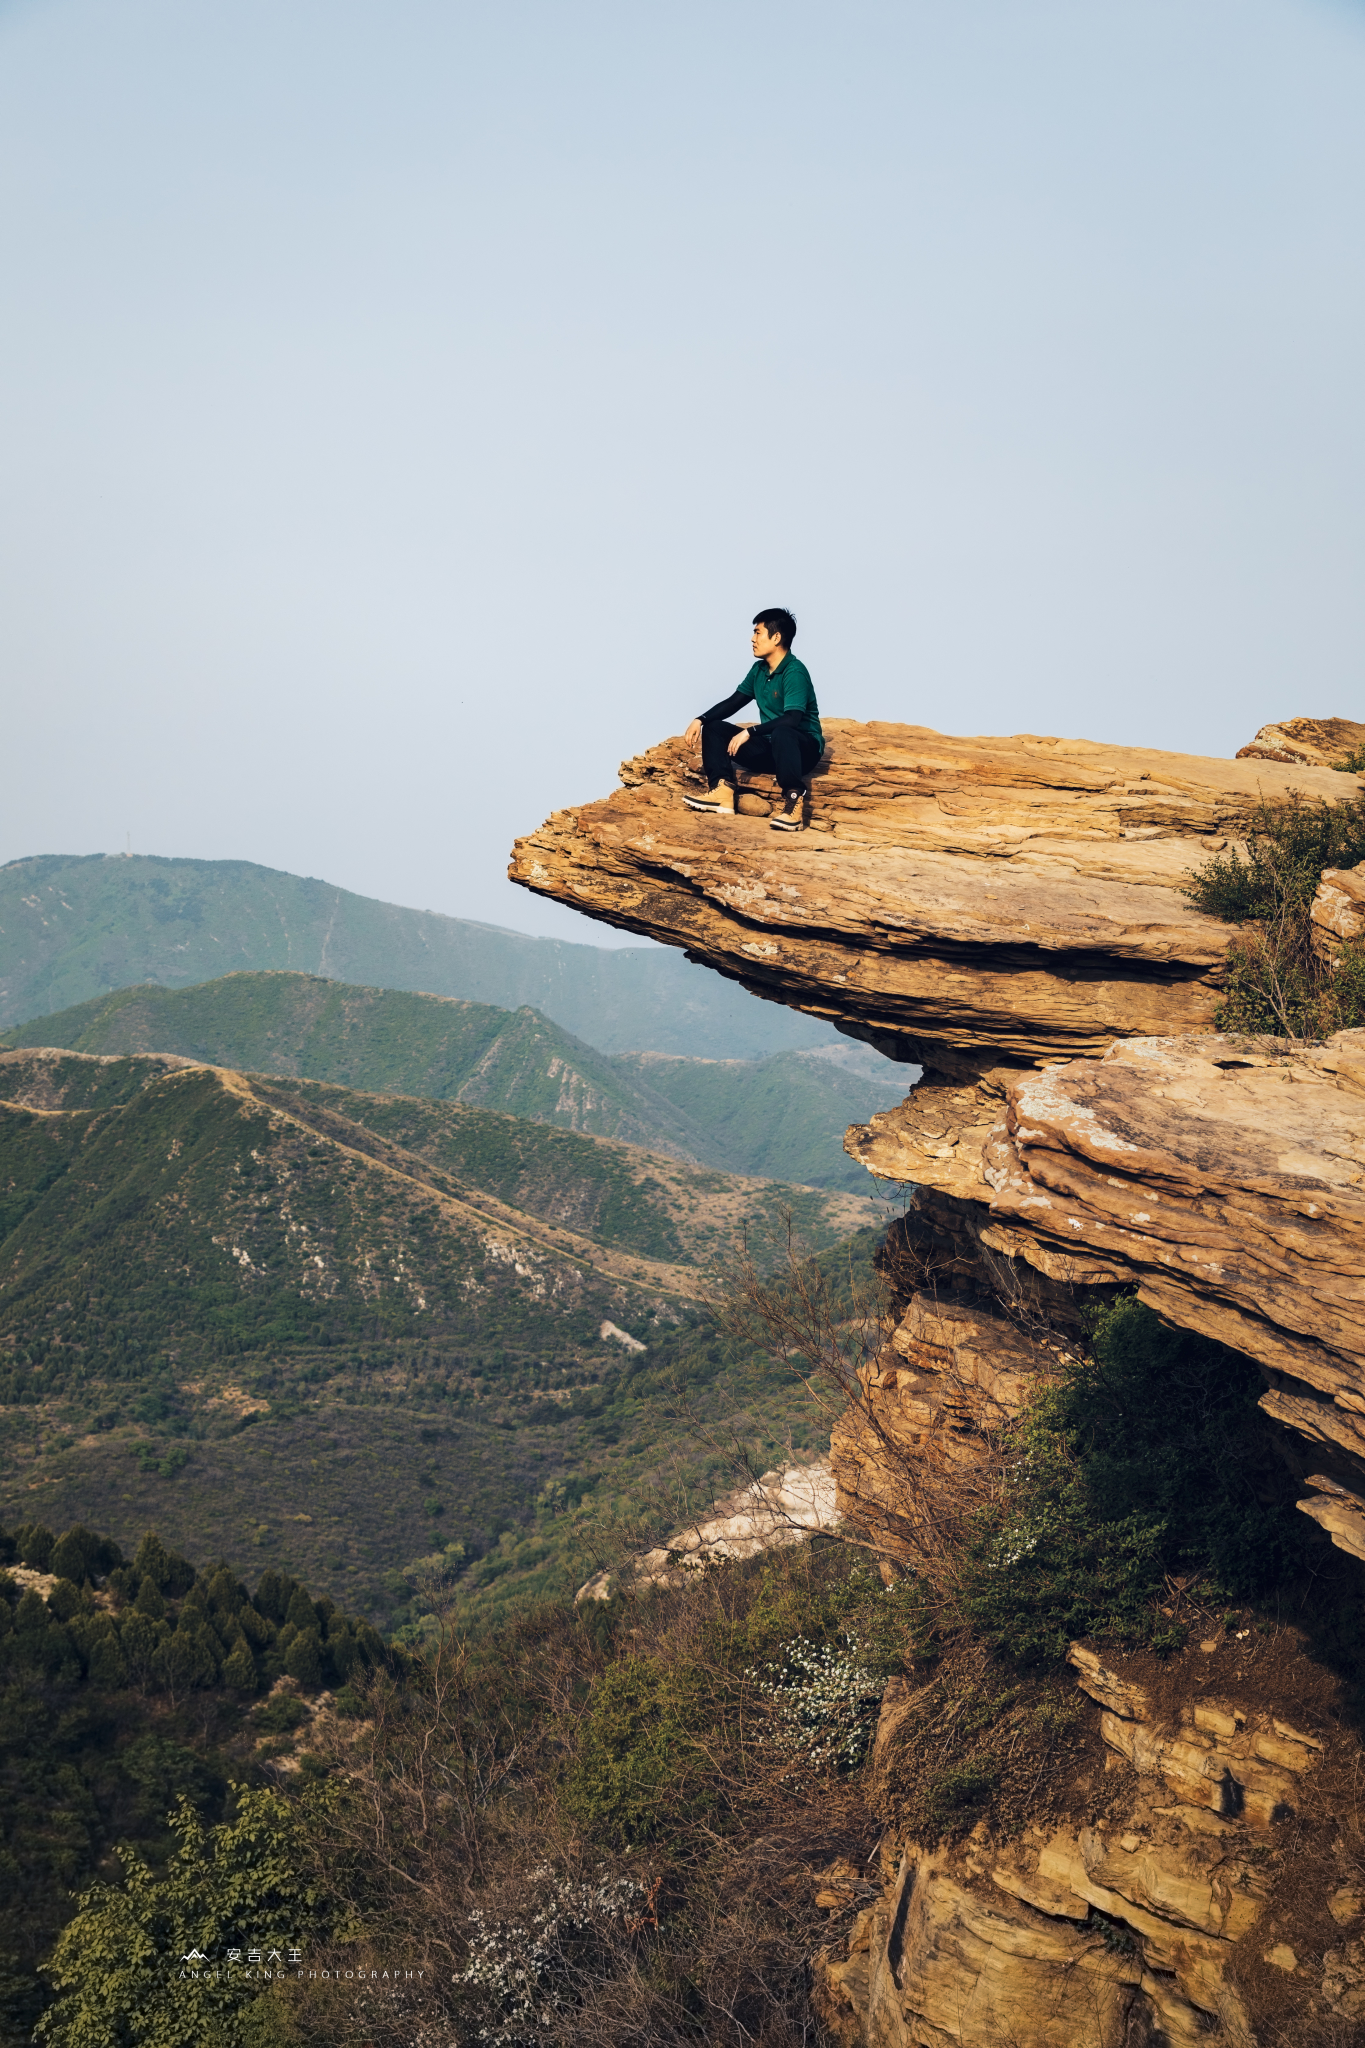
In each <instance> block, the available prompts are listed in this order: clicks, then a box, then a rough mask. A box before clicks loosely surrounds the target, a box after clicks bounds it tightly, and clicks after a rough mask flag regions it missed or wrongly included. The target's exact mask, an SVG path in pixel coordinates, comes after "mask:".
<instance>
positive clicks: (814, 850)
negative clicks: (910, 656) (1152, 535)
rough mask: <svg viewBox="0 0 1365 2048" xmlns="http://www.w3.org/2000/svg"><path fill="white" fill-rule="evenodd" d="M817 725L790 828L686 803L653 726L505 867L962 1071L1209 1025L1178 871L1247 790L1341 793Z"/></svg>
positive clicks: (1336, 780) (1083, 754) (860, 1032)
mask: <svg viewBox="0 0 1365 2048" xmlns="http://www.w3.org/2000/svg"><path fill="white" fill-rule="evenodd" d="M826 730H827V732H828V734H829V736H830V738H829V748H828V752H827V757H826V759H825V761H824V762H823V763H822V765H821V766H820V768H819V769H817V771H816V773H815V774H814V776H813V777H812V797H811V805H810V829H809V831H807V832H805V833H803V834H801V835H800V836H799V837H796V838H791V837H787V836H785V835H784V836H782V837H779V836H777V835H776V834H774V833H773V832H772V831H771V829H770V828H769V826H768V824H767V822H766V820H764V819H762V818H747V817H734V818H716V817H711V816H707V815H704V814H699V813H696V812H693V811H689V810H687V809H686V808H685V807H684V805H683V803H682V795H683V792H684V790H686V789H688V788H694V787H696V786H697V785H698V781H699V777H698V771H697V768H696V764H695V761H694V759H693V757H692V756H691V755H690V754H688V753H687V752H686V750H685V749H684V748H683V746H682V743H681V741H678V740H670V741H666V742H665V743H664V744H663V745H661V746H657V747H654V748H651V750H650V751H649V752H648V753H647V754H644V755H641V756H640V757H639V758H638V759H636V760H633V761H627V762H625V763H624V764H623V766H622V770H621V776H622V783H623V787H622V788H621V789H619V790H618V791H617V792H616V793H615V794H614V795H612V796H609V797H605V798H603V799H602V800H601V801H599V802H596V803H591V804H583V805H581V806H578V807H575V808H574V809H572V810H566V811H559V812H556V813H555V815H554V816H553V817H552V818H550V819H549V820H547V822H546V823H545V824H544V825H542V826H541V828H540V830H539V831H538V832H533V833H531V834H529V835H528V837H526V838H525V839H521V840H518V842H517V844H516V847H515V848H514V850H513V856H512V864H511V868H510V870H509V872H510V874H511V877H512V880H513V881H516V882H520V883H522V884H523V885H524V886H525V887H526V888H529V889H532V890H535V891H537V892H538V893H540V894H542V895H546V896H552V897H554V898H556V899H557V900H558V901H560V902H563V903H568V904H571V905H572V906H573V907H574V908H575V909H577V910H582V911H584V912H586V914H587V915H588V916H590V917H595V918H600V919H601V920H603V921H604V922H606V923H608V924H614V925H617V926H620V927H622V928H624V929H626V930H628V931H634V932H641V933H645V934H647V935H648V936H649V937H651V938H654V939H660V940H662V941H663V942H664V943H665V944H667V945H675V946H683V947H685V948H686V949H687V951H688V954H689V956H690V957H691V958H693V959H695V960H698V961H701V962H702V963H703V964H705V965H706V966H708V967H713V968H715V969H716V970H717V971H718V972H719V973H722V974H725V975H727V976H729V977H730V978H731V979H732V980H736V981H739V982H742V983H743V985H744V986H745V987H746V988H748V989H750V990H751V991H752V992H753V993H754V994H756V995H760V996H765V997H767V998H769V999H770V1000H772V1001H775V1002H781V1003H787V1004H790V1005H791V1006H792V1007H794V1008H796V1009H801V1010H805V1011H807V1012H809V1013H810V1014H811V1015H813V1016H819V1017H825V1018H828V1019H829V1020H830V1021H831V1022H833V1023H835V1024H837V1025H838V1026H839V1027H840V1028H841V1029H843V1030H846V1031H849V1032H850V1033H851V1034H852V1035H853V1036H854V1037H860V1038H864V1039H866V1040H868V1041H869V1042H870V1043H872V1044H875V1045H877V1046H878V1047H880V1049H881V1050H882V1051H884V1052H886V1053H888V1054H890V1055H891V1056H892V1057H893V1058H898V1059H904V1060H908V1061H913V1062H917V1063H919V1064H921V1065H924V1066H927V1067H931V1068H934V1069H937V1070H938V1071H940V1072H943V1073H949V1074H953V1075H955V1076H961V1077H963V1078H965V1079H968V1080H972V1079H974V1078H975V1076H976V1075H977V1074H978V1073H979V1072H981V1071H982V1070H983V1069H985V1068H989V1067H993V1066H998V1065H1002V1064H1014V1065H1022V1064H1031V1063H1033V1062H1035V1061H1045V1060H1054V1059H1065V1058H1070V1057H1073V1056H1075V1055H1076V1054H1090V1055H1093V1054H1098V1053H1100V1052H1102V1051H1104V1049H1105V1048H1106V1047H1107V1046H1108V1045H1109V1044H1111V1043H1112V1041H1113V1040H1114V1039H1115V1038H1126V1037H1135V1036H1138V1037H1141V1036H1148V1035H1151V1034H1152V1033H1154V1032H1183V1031H1192V1030H1204V1029H1207V1028H1208V1027H1209V1026H1210V1025H1211V1023H1212V1020H1213V1012H1214V1009H1215V1007H1216V1004H1217V1000H1218V989H1219V982H1220V975H1221V971H1222V963H1223V955H1224V949H1225V946H1226V943H1227V940H1228V937H1229V933H1228V931H1227V929H1226V928H1225V927H1224V926H1222V925H1220V924H1218V923H1217V922H1216V921H1215V920H1214V919H1212V918H1208V917H1204V916H1201V915H1200V914H1199V913H1198V912H1197V911H1195V910H1193V909H1192V908H1191V907H1190V905H1189V904H1188V903H1187V902H1186V900H1185V898H1184V897H1183V896H1182V895H1181V893H1180V889H1181V885H1182V882H1183V880H1184V877H1185V874H1186V871H1187V870H1188V869H1189V868H1191V867H1192V866H1195V865H1197V864H1198V863H1199V862H1200V861H1202V860H1203V859H1205V858H1206V857H1207V855H1208V854H1209V853H1210V852H1211V851H1214V850H1218V849H1220V848H1221V847H1223V846H1224V845H1225V844H1226V843H1227V842H1228V841H1229V839H1235V838H1236V837H1237V835H1238V833H1239V832H1240V831H1241V830H1242V829H1243V827H1244V825H1245V823H1246V822H1247V820H1248V819H1249V817H1250V815H1251V813H1252V812H1253V811H1254V809H1255V807H1256V805H1257V804H1258V802H1260V800H1261V799H1262V798H1263V797H1267V796H1268V797H1274V798H1278V797H1283V796H1284V795H1285V794H1286V793H1287V792H1288V791H1289V790H1290V789H1291V788H1300V789H1302V790H1303V791H1304V792H1305V793H1306V794H1308V795H1310V796H1315V797H1322V798H1325V799H1327V800H1329V801H1334V800H1339V799H1340V798H1341V797H1343V796H1348V795H1353V794H1354V793H1355V792H1356V790H1357V789H1358V787H1359V784H1358V782H1357V781H1356V779H1355V778H1354V777H1347V776H1342V775H1338V774H1337V773H1335V772H1334V771H1332V770H1330V769H1326V768H1301V767H1289V766H1285V765H1283V764H1280V763H1275V762H1266V761H1254V760H1248V761H1216V760H1207V759H1204V758H1201V757H1199V756H1196V755H1189V754H1167V753H1158V752H1154V751H1149V750H1144V749H1139V748H1126V747H1105V746H1099V745H1096V744H1093V743H1091V742H1089V741H1085V740H1061V739H1044V738H1037V737H1035V736H1033V735H1030V734H1023V735H1019V736H1016V737H1014V738H1011V739H956V738H951V737H949V736H947V735H945V734H942V733H936V732H931V731H929V730H928V729H927V728H925V727H921V726H899V725H885V724H868V725H858V724H855V723H853V722H852V721H850V720H840V719H831V720H829V721H828V722H827V725H826Z"/></svg>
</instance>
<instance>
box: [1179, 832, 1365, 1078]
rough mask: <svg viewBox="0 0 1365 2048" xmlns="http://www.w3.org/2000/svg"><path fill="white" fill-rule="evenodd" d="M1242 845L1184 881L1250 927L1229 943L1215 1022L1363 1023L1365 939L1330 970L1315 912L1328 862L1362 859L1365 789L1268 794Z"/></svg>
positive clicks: (1201, 905)
mask: <svg viewBox="0 0 1365 2048" xmlns="http://www.w3.org/2000/svg"><path fill="white" fill-rule="evenodd" d="M1245 845H1246V851H1245V855H1243V854H1241V853H1239V852H1238V850H1237V848H1236V847H1235V846H1234V847H1230V848H1229V849H1228V850H1227V852H1225V853H1220V854H1214V855H1212V856H1211V857H1210V858H1209V859H1208V860H1206V861H1205V862H1204V864H1203V866H1202V867H1200V868H1197V869H1193V870H1191V871H1190V873H1189V877H1188V884H1187V887H1186V888H1185V890H1184V894H1185V895H1186V896H1187V897H1188V898H1189V900H1190V901H1191V902H1192V903H1193V904H1195V906H1196V907H1197V908H1198V909H1200V910H1203V911H1206V912H1207V913H1208V915H1209V916H1210V917H1218V918H1221V919H1222V920H1223V921H1224V923H1226V924H1236V925H1242V926H1245V927H1246V928H1247V929H1246V932H1245V936H1244V937H1242V938H1240V939H1238V940H1236V941H1235V942H1234V943H1233V944H1232V945H1231V946H1229V948H1228V953H1227V972H1226V980H1225V983H1224V994H1223V1001H1222V1004H1221V1006H1220V1007H1219V1009H1218V1011H1217V1013H1216V1016H1215V1019H1214V1021H1215V1023H1216V1024H1217V1026H1218V1029H1219V1030H1220V1031H1245V1032H1254V1033H1267V1034H1269V1035H1270V1036H1272V1037H1284V1038H1324V1037H1327V1036H1328V1035H1329V1034H1330V1033H1331V1032H1333V1031H1342V1030H1346V1029H1349V1028H1350V1027H1351V1026H1353V1025H1357V1024H1362V1023H1365V943H1361V942H1358V941H1357V942H1350V943H1348V944H1347V945H1346V946H1345V947H1344V948H1343V949H1342V954H1341V958H1340V961H1339V963H1338V965H1337V967H1336V968H1335V970H1334V969H1333V968H1332V967H1331V966H1330V965H1329V964H1328V963H1327V962H1326V961H1325V960H1323V959H1321V958H1320V957H1319V956H1318V954H1317V953H1315V951H1314V949H1313V927H1312V920H1311V917H1310V914H1309V913H1310V910H1311V908H1312V902H1313V897H1314V894H1315V892H1316V890H1317V886H1318V883H1319V882H1320V881H1321V880H1322V877H1323V872H1324V870H1325V869H1327V868H1353V867H1356V866H1357V865H1358V864H1359V863H1360V862H1361V861H1362V860H1365V798H1355V799H1352V800H1351V801H1350V802H1347V803H1343V804H1327V803H1311V802H1309V801H1307V800H1306V799H1305V798H1303V797H1301V796H1299V795H1297V794H1294V795H1291V796H1290V797H1289V799H1288V800H1287V801H1286V802H1284V803H1280V804H1272V803H1263V804H1261V805H1260V806H1259V807H1258V809H1257V810H1256V811H1255V812H1254V813H1253V816H1252V822H1251V825H1250V827H1249V828H1248V831H1247V834H1246V842H1245Z"/></svg>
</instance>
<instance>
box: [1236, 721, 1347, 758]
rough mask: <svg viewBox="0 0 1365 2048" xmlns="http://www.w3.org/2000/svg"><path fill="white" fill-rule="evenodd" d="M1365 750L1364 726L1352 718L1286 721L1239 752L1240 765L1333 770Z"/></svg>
mask: <svg viewBox="0 0 1365 2048" xmlns="http://www.w3.org/2000/svg"><path fill="white" fill-rule="evenodd" d="M1361 747H1365V725H1357V724H1356V722H1355V720H1354V719H1353V718H1285V719H1282V720H1281V721H1280V723H1279V724H1278V725H1263V726H1262V727H1261V729H1260V731H1259V732H1258V733H1257V735H1256V737H1255V739H1254V740H1251V741H1250V742H1249V743H1248V744H1247V745H1246V746H1245V747H1239V748H1238V749H1237V759H1238V760H1239V761H1282V762H1285V763H1286V764H1287V765H1289V766H1291V767H1300V768H1334V767H1335V766H1336V764H1337V762H1338V761H1341V760H1344V759H1345V758H1346V756H1347V755H1348V754H1354V753H1356V752H1357V751H1358V749H1359V748H1361Z"/></svg>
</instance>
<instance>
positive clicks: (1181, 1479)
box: [964, 1296, 1303, 1665]
mask: <svg viewBox="0 0 1365 2048" xmlns="http://www.w3.org/2000/svg"><path fill="white" fill-rule="evenodd" d="M1262 1384H1263V1383H1262V1380H1261V1376H1260V1373H1259V1371H1258V1370H1257V1368H1256V1367H1255V1366H1254V1365H1253V1364H1252V1363H1251V1361H1250V1360H1249V1359H1246V1358H1244V1357H1242V1356H1241V1355H1240V1354H1239V1353H1237V1352H1234V1351H1229V1350H1227V1349H1225V1348H1224V1346H1222V1345H1221V1344H1215V1343H1212V1342H1211V1341H1210V1340H1209V1339H1207V1338H1204V1337H1198V1336H1194V1335H1192V1334H1191V1333H1189V1332H1187V1331H1181V1330H1172V1329H1169V1328H1168V1327H1167V1326H1166V1325H1165V1324H1164V1323H1162V1322H1161V1321H1160V1320H1159V1318H1158V1317H1157V1316H1155V1315H1154V1314H1153V1313H1152V1311H1151V1310H1150V1309H1148V1308H1145V1307H1144V1306H1143V1305H1142V1304H1141V1303H1140V1302H1138V1301H1137V1300H1135V1299H1134V1298H1132V1297H1131V1296H1129V1297H1124V1298H1122V1299H1120V1300H1118V1301H1117V1302H1115V1303H1114V1304H1113V1305H1112V1306H1111V1307H1110V1308H1109V1309H1107V1310H1106V1311H1105V1312H1104V1313H1103V1314H1102V1315H1101V1316H1100V1317H1099V1318H1098V1320H1097V1322H1096V1325H1095V1328H1094V1331H1093V1336H1092V1343H1091V1348H1090V1354H1089V1356H1088V1357H1085V1358H1082V1359H1079V1360H1076V1361H1074V1362H1073V1363H1071V1364H1070V1365H1068V1366H1067V1367H1066V1368H1065V1369H1064V1371H1063V1374H1062V1377H1061V1379H1060V1380H1059V1381H1058V1382H1057V1383H1056V1384H1055V1385H1053V1386H1050V1387H1047V1388H1045V1389H1044V1390H1043V1391H1042V1392H1040V1393H1039V1394H1038V1395H1037V1397H1036V1398H1035V1399H1034V1401H1033V1403H1032V1405H1031V1406H1030V1408H1029V1409H1028V1411H1027V1412H1026V1414H1025V1416H1024V1417H1023V1418H1022V1419H1021V1421H1020V1422H1019V1424H1018V1425H1017V1428H1016V1432H1015V1446H1014V1451H1015V1454H1014V1458H1013V1463H1012V1468H1011V1473H1010V1480H1009V1485H1008V1489H1007V1492H1006V1496H1005V1499H1004V1500H1003V1501H1002V1503H1001V1504H1000V1505H999V1506H998V1507H996V1508H995V1509H993V1510H992V1511H991V1512H990V1514H989V1515H988V1516H987V1517H986V1518H984V1519H983V1521H982V1522H981V1524H980V1525H979V1526H978V1528H977V1530H976V1532H975V1534H974V1537H973V1540H972V1542H971V1544H970V1545H969V1548H968V1553H967V1557H966V1559H965V1561H964V1562H965V1577H964V1611H965V1614H966V1618H967V1619H968V1620H969V1621H970V1622H971V1623H972V1625H973V1626H974V1627H976V1628H978V1629H979V1630H981V1631H982V1633H983V1634H984V1635H985V1636H986V1637H987V1639H988V1640H989V1641H991V1642H992V1643H993V1644H995V1645H996V1646H997V1647H998V1648H1000V1649H1003V1650H1005V1651H1006V1652H1007V1653H1008V1654H1009V1655H1010V1656H1012V1657H1013V1658H1015V1659H1016V1660H1017V1661H1018V1662H1019V1663H1021V1664H1025V1665H1028V1664H1045V1663H1049V1662H1053V1661H1056V1660H1058V1659H1060V1658H1062V1657H1064V1656H1065V1654H1066V1647H1067V1644H1068V1643H1069V1642H1070V1641H1072V1640H1073V1639H1074V1638H1075V1637H1078V1636H1090V1635H1093V1636H1110V1637H1115V1638H1117V1639H1119V1640H1120V1641H1123V1642H1127V1643H1147V1644H1150V1645H1152V1646H1153V1647H1156V1648H1162V1647H1167V1646H1173V1644H1174V1642H1175V1641H1176V1640H1177V1639H1178V1638H1177V1636H1176V1633H1175V1632H1174V1631H1173V1630H1172V1629H1171V1627H1170V1626H1169V1625H1168V1624H1167V1623H1166V1622H1165V1621H1164V1619H1163V1617H1162V1616H1161V1614H1160V1612H1159V1609H1158V1605H1157V1595H1158V1593H1159V1592H1160V1590H1161V1588H1162V1585H1163V1582H1164V1578H1165V1575H1166V1574H1168V1573H1171V1574H1176V1573H1180V1574H1191V1573H1201V1574H1203V1575H1204V1577H1205V1578H1206V1580H1207V1581H1208V1584H1209V1588H1210V1593H1211V1595H1213V1596H1214V1597H1219V1598H1227V1599H1253V1598H1255V1597H1256V1596H1257V1594H1259V1593H1261V1592H1264V1591H1265V1590H1267V1589H1268V1588H1270V1587H1272V1586H1274V1585H1275V1584H1277V1583H1279V1582H1281V1581H1282V1580H1283V1579H1284V1578H1285V1577H1287V1576H1289V1575H1290V1574H1291V1573H1292V1571H1293V1570H1294V1568H1295V1565H1296V1562H1297V1560H1298V1559H1299V1558H1300V1557H1301V1556H1302V1550H1303V1544H1302V1536H1301V1529H1302V1523H1301V1520H1300V1518H1299V1517H1298V1516H1297V1515H1295V1513H1294V1512H1293V1503H1294V1498H1295V1492H1296V1489H1295V1487H1294V1485H1293V1482H1292V1480H1291V1478H1290V1475H1289V1473H1288V1471H1287V1469H1285V1468H1284V1467H1283V1466H1282V1465H1281V1464H1280V1462H1279V1460H1278V1459H1277V1458H1276V1457H1275V1456H1274V1453H1273V1451H1272V1450H1271V1449H1270V1447H1269V1445H1268V1442H1267V1438H1266V1432H1265V1427H1264V1422H1263V1419H1262V1418H1261V1416H1260V1414H1259V1411H1258V1410H1257V1406H1256V1402H1257V1398H1258V1396H1259V1394H1260V1392H1261V1389H1262Z"/></svg>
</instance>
